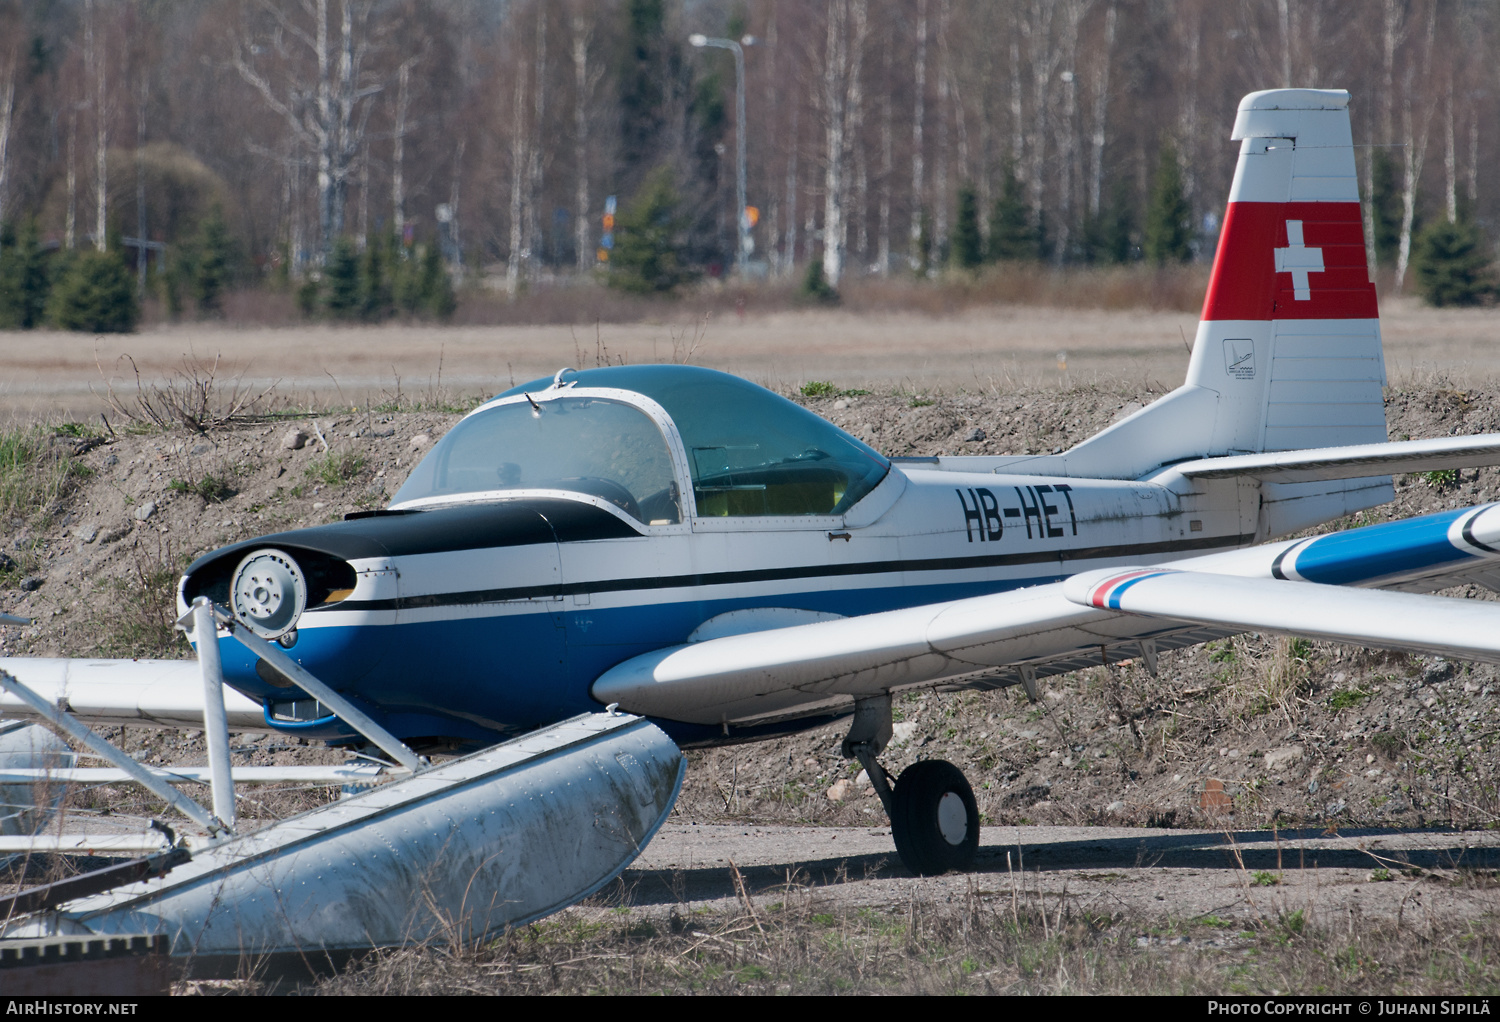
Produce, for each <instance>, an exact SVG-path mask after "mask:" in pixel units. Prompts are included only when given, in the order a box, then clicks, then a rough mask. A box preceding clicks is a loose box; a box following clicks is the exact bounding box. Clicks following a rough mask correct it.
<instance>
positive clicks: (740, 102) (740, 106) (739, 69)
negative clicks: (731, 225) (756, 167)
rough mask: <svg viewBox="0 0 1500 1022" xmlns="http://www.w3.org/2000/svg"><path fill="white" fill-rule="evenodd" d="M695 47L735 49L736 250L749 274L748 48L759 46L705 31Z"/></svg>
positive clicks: (741, 269)
mask: <svg viewBox="0 0 1500 1022" xmlns="http://www.w3.org/2000/svg"><path fill="white" fill-rule="evenodd" d="M688 42H690V43H692V44H693V45H694V46H698V47H703V46H716V47H718V48H719V49H721V50H732V51H733V52H734V134H735V150H736V154H737V157H738V166H737V168H736V170H735V179H734V197H735V211H734V217H735V223H737V224H738V225H739V240H740V244H739V250H738V251H736V252H735V256H734V269H735V272H736V273H738V274H739V275H740V276H741V277H743V276H744V275H745V256H746V255H747V253H748V251H749V248H750V223H749V221H748V220H747V219H746V214H745V49H744V48H745V47H746V46H754V45H755V37H754V36H750V35H747V36H744V37H743V38H741V39H740V40H739V41H735V40H733V39H718V38H714V37H712V36H706V35H703V34H701V33H696V32H695V33H694V34H692V35H690V36H688Z"/></svg>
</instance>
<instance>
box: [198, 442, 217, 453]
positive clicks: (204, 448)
mask: <svg viewBox="0 0 1500 1022" xmlns="http://www.w3.org/2000/svg"><path fill="white" fill-rule="evenodd" d="M213 449H214V445H213V444H199V445H198V446H197V447H194V448H193V453H194V454H207V453H208V452H209V451H211V450H213Z"/></svg>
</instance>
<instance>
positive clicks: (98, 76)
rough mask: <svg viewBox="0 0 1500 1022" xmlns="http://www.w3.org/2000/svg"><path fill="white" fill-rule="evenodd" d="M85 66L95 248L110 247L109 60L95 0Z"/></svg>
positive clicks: (87, 5)
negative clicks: (90, 88)
mask: <svg viewBox="0 0 1500 1022" xmlns="http://www.w3.org/2000/svg"><path fill="white" fill-rule="evenodd" d="M83 10H84V17H83V24H84V28H83V52H84V66H85V68H86V69H87V73H88V76H89V78H90V79H92V80H93V84H94V104H93V105H94V248H95V249H97V250H98V251H100V252H103V251H104V250H105V248H106V247H107V246H108V244H109V163H108V160H107V159H106V157H107V156H108V153H109V109H108V107H107V105H106V103H107V100H108V93H107V91H106V89H105V73H104V68H105V58H104V54H103V53H101V52H100V51H99V48H98V47H97V46H96V45H95V42H94V20H95V19H94V0H84V6H83Z"/></svg>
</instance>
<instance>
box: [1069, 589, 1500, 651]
mask: <svg viewBox="0 0 1500 1022" xmlns="http://www.w3.org/2000/svg"><path fill="white" fill-rule="evenodd" d="M1062 589H1063V595H1064V596H1066V597H1067V598H1068V599H1069V600H1070V601H1072V602H1073V603H1076V604H1078V605H1079V606H1082V607H1095V608H1099V609H1103V610H1115V611H1121V612H1123V613H1126V614H1135V615H1142V616H1146V617H1151V618H1165V619H1168V620H1175V621H1188V622H1192V623H1195V624H1205V625H1227V626H1231V627H1233V628H1235V629H1236V630H1238V631H1267V632H1278V633H1280V634H1283V635H1305V636H1308V637H1310V638H1316V639H1330V640H1332V641H1334V642H1347V643H1352V644H1354V645H1359V646H1374V647H1377V648H1380V649H1399V650H1408V651H1411V652H1417V653H1436V654H1440V655H1442V656H1448V657H1452V658H1454V659H1457V660H1480V661H1484V662H1486V663H1500V605H1497V604H1495V603H1491V602H1489V601H1480V600H1458V599H1451V598H1448V597H1443V596H1423V595H1419V594H1415V593H1399V592H1386V591H1381V590H1371V589H1350V588H1347V587H1344V586H1335V585H1322V584H1319V583H1315V582H1283V581H1281V580H1279V579H1258V578H1241V577H1236V576H1232V575H1210V574H1208V573H1206V572H1195V571H1161V570H1158V569H1155V568H1137V569H1110V570H1106V571H1090V572H1084V573H1083V574H1081V575H1074V576H1073V577H1072V578H1070V579H1068V580H1067V581H1065V582H1063V583H1062Z"/></svg>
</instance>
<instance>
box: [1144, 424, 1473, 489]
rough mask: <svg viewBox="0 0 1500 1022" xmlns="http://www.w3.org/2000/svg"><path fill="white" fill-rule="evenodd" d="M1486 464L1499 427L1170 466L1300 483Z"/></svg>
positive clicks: (1198, 475) (1194, 474)
mask: <svg viewBox="0 0 1500 1022" xmlns="http://www.w3.org/2000/svg"><path fill="white" fill-rule="evenodd" d="M1490 465H1500V433H1481V434H1480V435H1478V436H1454V437H1438V438H1437V439H1434V440H1396V441H1393V442H1391V443H1384V444H1357V445H1355V446H1352V447H1324V448H1320V449H1315V450H1308V451H1268V452H1266V453H1264V454H1238V455H1233V456H1231V457H1227V458H1200V459H1198V460H1195V461H1186V462H1182V463H1180V464H1177V465H1173V466H1172V469H1171V470H1172V471H1175V472H1178V473H1180V474H1182V475H1184V476H1187V477H1188V478H1189V479H1227V478H1230V477H1232V476H1245V477H1247V478H1251V479H1259V480H1261V481H1262V482H1272V483H1303V482H1314V481H1317V480H1320V479H1360V478H1364V477H1367V476H1388V475H1396V474H1398V473H1402V472H1438V471H1442V470H1444V469H1455V468H1480V467H1484V466H1490Z"/></svg>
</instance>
